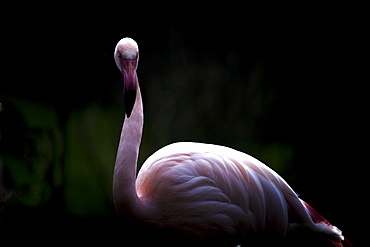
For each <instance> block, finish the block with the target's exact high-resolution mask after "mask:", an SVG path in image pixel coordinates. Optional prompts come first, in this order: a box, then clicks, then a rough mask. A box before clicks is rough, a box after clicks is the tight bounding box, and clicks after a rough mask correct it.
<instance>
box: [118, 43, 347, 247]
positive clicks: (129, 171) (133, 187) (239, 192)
mask: <svg viewBox="0 0 370 247" xmlns="http://www.w3.org/2000/svg"><path fill="white" fill-rule="evenodd" d="M127 51H128V52H127ZM135 52H136V53H137V54H135ZM138 52H139V51H138V48H137V44H136V42H135V41H133V40H132V39H129V38H125V39H122V40H121V41H120V42H119V43H118V44H117V47H116V50H115V61H116V63H117V66H118V67H119V68H120V70H121V72H122V74H123V78H124V90H125V95H126V94H128V95H129V96H130V99H129V102H128V103H129V107H128V109H127V114H126V116H125V120H124V124H123V127H122V132H121V138H120V143H119V147H118V151H117V158H116V165H115V170H114V175H113V194H114V200H115V206H116V210H117V212H118V214H119V215H129V216H132V217H134V218H136V219H137V220H139V221H141V222H144V224H148V225H151V226H155V227H157V228H159V229H161V228H163V229H164V228H166V229H171V230H173V231H174V232H178V233H181V234H183V235H185V236H187V237H189V238H190V239H193V240H194V241H207V240H211V241H218V240H224V239H226V242H228V241H229V242H230V243H232V244H241V243H248V242H249V239H253V238H254V237H255V236H260V237H261V236H262V237H264V238H271V239H284V238H285V237H286V236H287V235H288V234H289V233H290V232H295V231H300V230H301V229H304V231H307V232H311V233H314V234H316V233H317V234H319V235H320V236H323V237H324V238H326V239H329V240H330V241H332V243H333V244H334V245H335V246H337V247H341V246H342V244H341V241H342V240H343V239H344V237H343V236H342V233H341V231H340V230H339V229H338V228H336V227H335V226H332V225H331V224H330V223H329V222H328V221H326V220H325V219H324V218H323V217H322V216H321V215H319V214H318V213H317V212H316V211H315V210H313V208H311V207H310V206H309V205H308V204H307V203H305V202H304V201H302V200H301V199H300V198H299V197H298V196H297V194H296V193H295V192H294V191H293V190H292V188H291V187H290V186H289V185H288V184H287V183H286V182H285V180H284V179H283V178H281V177H280V176H279V175H278V174H277V173H276V172H275V171H273V170H272V169H271V168H269V167H268V166H266V165H265V164H263V163H262V162H260V161H259V160H257V159H255V158H253V157H252V156H250V155H247V154H245V153H242V152H240V151H236V150H234V149H231V148H227V147H223V146H218V145H212V144H202V143H194V142H180V143H174V144H170V145H168V146H165V147H163V148H162V149H160V150H158V151H157V152H155V153H154V154H153V155H151V156H150V157H149V158H148V159H147V160H146V161H145V162H144V164H143V165H142V167H141V169H140V171H139V173H138V176H137V178H136V169H137V157H138V154H139V148H140V143H141V136H142V127H143V122H144V120H143V117H144V116H143V106H142V100H141V92H140V87H139V84H138V80H137V76H136V68H137V60H138ZM135 58H136V59H135ZM125 103H126V102H125Z"/></svg>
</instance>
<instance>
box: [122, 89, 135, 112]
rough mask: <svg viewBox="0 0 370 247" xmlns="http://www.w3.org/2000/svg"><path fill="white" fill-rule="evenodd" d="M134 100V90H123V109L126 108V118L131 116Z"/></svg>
mask: <svg viewBox="0 0 370 247" xmlns="http://www.w3.org/2000/svg"><path fill="white" fill-rule="evenodd" d="M135 100H136V90H133V91H126V92H125V95H124V101H125V110H126V114H127V118H129V117H130V116H131V113H132V110H133V108H134V104H135Z"/></svg>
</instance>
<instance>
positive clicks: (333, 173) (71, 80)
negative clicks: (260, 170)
mask: <svg viewBox="0 0 370 247" xmlns="http://www.w3.org/2000/svg"><path fill="white" fill-rule="evenodd" d="M191 6H192V5H191ZM191 6H189V5H186V7H187V8H184V9H183V6H182V5H181V4H180V5H179V6H169V7H168V8H169V9H168V11H161V12H157V11H156V9H155V8H153V10H152V11H149V12H148V13H144V11H143V10H140V9H139V8H138V7H135V8H134V7H133V8H131V7H127V6H125V5H122V6H118V5H117V6H97V7H98V9H99V10H98V11H92V10H91V9H79V10H74V9H73V8H72V7H71V8H67V9H68V11H64V12H62V14H60V13H59V14H55V12H53V9H52V8H51V9H48V11H45V13H44V12H43V13H40V14H39V13H37V14H33V15H32V14H29V13H28V14H27V15H26V14H23V12H20V13H17V14H15V15H14V16H13V18H14V20H15V19H18V17H19V18H21V19H20V20H21V21H20V23H19V24H17V25H12V26H10V25H9V26H7V25H4V29H3V33H4V35H3V37H2V41H3V43H4V45H3V46H2V49H3V54H6V55H7V56H3V59H4V60H6V61H3V63H2V64H4V63H5V64H6V67H5V69H4V71H3V76H2V79H1V83H0V102H1V103H2V104H1V109H2V111H1V122H0V123H1V146H0V147H1V154H0V155H1V161H2V168H3V170H4V171H3V172H2V173H3V174H5V175H3V177H6V179H4V178H3V179H2V181H1V184H2V185H1V186H2V187H3V188H4V189H3V190H5V191H7V192H8V194H11V192H12V191H13V190H12V189H15V192H16V194H14V195H13V196H12V197H11V198H10V200H8V201H7V202H6V203H3V206H2V210H1V224H2V226H1V227H2V235H1V237H2V238H3V240H2V241H3V242H4V243H5V244H8V245H9V246H17V245H20V244H24V243H32V244H33V243H34V244H41V245H48V244H49V242H48V241H49V240H48V239H49V238H50V237H51V238H52V239H53V241H54V244H57V245H58V243H60V244H61V245H64V244H68V243H72V242H73V243H76V242H77V243H95V242H96V241H102V243H105V242H104V241H106V242H107V243H110V241H112V243H113V242H114V241H116V240H117V239H121V238H123V239H125V238H127V237H129V236H128V234H127V233H126V232H125V231H124V229H122V225H121V223H122V222H119V220H117V218H116V213H115V210H114V206H113V201H112V194H111V188H112V173H113V166H114V160H115V154H116V149H117V145H118V140H119V134H120V130H121V126H122V121H123V116H124V105H123V98H122V92H123V89H122V76H121V74H120V73H119V70H118V69H117V67H116V65H115V63H114V59H113V52H114V48H115V45H116V43H117V42H118V41H119V40H120V39H121V38H123V37H126V36H128V37H131V38H133V39H135V40H136V42H137V43H138V45H139V49H140V61H139V67H138V77H139V82H140V87H141V90H142V94H143V101H144V112H145V126H144V135H143V142H142V147H141V153H140V162H139V165H140V164H142V162H143V161H144V160H145V159H146V158H147V157H148V156H149V155H150V154H151V153H153V152H154V151H156V150H157V149H159V148H160V147H162V146H164V145H166V144H169V143H172V142H176V141H199V142H207V143H215V144H220V145H224V146H229V147H232V148H235V149H238V150H240V151H243V152H246V153H248V154H251V155H252V156H254V157H256V158H257V159H260V160H261V161H263V162H264V163H266V164H267V165H269V166H270V167H272V168H273V169H274V170H276V171H277V172H278V173H279V174H280V175H281V176H282V177H283V178H284V179H285V180H286V181H287V182H288V183H289V184H290V185H291V187H292V188H293V189H294V190H295V191H296V192H297V193H298V194H299V195H300V197H301V198H302V199H304V200H305V201H306V202H307V203H309V204H310V205H311V206H313V207H314V208H315V209H316V210H317V211H318V212H320V213H321V214H322V215H323V216H324V217H325V218H327V220H328V221H330V222H331V223H332V224H333V225H336V226H337V227H338V228H340V229H341V230H342V231H343V233H344V235H345V236H346V237H347V238H348V239H350V240H351V242H353V243H354V244H355V246H360V245H361V241H363V240H362V239H364V238H365V237H364V236H365V231H364V227H363V224H365V225H366V221H367V220H366V219H367V218H368V217H367V215H366V209H367V206H366V204H365V200H366V197H367V194H368V190H367V189H366V188H368V185H367V183H366V179H365V176H364V174H366V172H367V166H368V159H366V158H365V154H366V151H367V150H368V138H367V136H366V134H367V129H368V128H367V127H368V126H367V125H366V124H365V122H364V121H365V118H366V117H367V116H366V115H368V114H367V113H368V99H367V96H368V93H367V90H368V89H367V85H366V84H367V82H368V80H366V79H365V76H364V75H365V69H366V71H367V70H368V67H367V66H365V63H364V59H365V60H368V59H367V56H366V55H365V43H366V42H365V40H364V38H365V37H364V36H365V35H364V33H365V29H363V23H364V21H365V18H364V16H363V15H362V14H361V11H360V8H359V9H356V8H355V9H350V8H347V7H346V6H330V7H327V8H324V7H323V6H290V7H291V8H292V9H290V10H288V9H286V7H287V6H279V9H276V8H275V6H269V7H270V8H269V9H266V8H257V9H255V8H254V7H252V6H243V7H242V6H233V7H225V8H224V7H223V6H220V7H219V9H218V10H217V11H216V10H213V9H210V8H208V7H206V8H204V9H200V8H199V7H194V8H193V7H191ZM100 7H101V8H100ZM156 7H158V6H156ZM189 7H190V8H189ZM150 8H151V7H149V9H150ZM178 12H181V13H182V14H181V15H178ZM32 13H34V12H32ZM81 13H83V15H81ZM365 189H366V190H365ZM365 228H366V227H365ZM72 239H73V240H72Z"/></svg>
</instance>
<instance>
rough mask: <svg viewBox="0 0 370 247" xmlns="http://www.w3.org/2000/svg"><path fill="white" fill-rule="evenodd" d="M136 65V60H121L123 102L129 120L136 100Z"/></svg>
mask: <svg viewBox="0 0 370 247" xmlns="http://www.w3.org/2000/svg"><path fill="white" fill-rule="evenodd" d="M136 64H137V59H123V58H122V59H121V66H122V70H121V71H122V75H123V86H124V89H123V90H124V92H123V94H124V101H125V108H126V114H127V117H128V118H129V117H130V116H131V112H132V109H133V108H134V104H135V100H136V89H137V75H136Z"/></svg>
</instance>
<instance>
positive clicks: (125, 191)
mask: <svg viewBox="0 0 370 247" xmlns="http://www.w3.org/2000/svg"><path fill="white" fill-rule="evenodd" d="M143 123H144V114H143V103H142V99H141V92H140V88H139V86H138V87H137V91H136V99H135V104H134V107H133V109H132V112H131V116H130V117H129V118H127V115H126V114H125V121H124V123H123V127H122V132H121V138H120V141H119V146H118V150H117V157H116V164H115V167H114V174H113V199H114V203H115V207H116V210H117V213H118V214H119V215H129V216H134V217H139V218H140V217H142V214H143V213H144V212H145V210H144V208H143V207H144V206H143V203H142V202H141V200H140V199H139V197H138V196H137V193H136V186H135V180H136V169H137V160H138V155H139V149H140V143H141V136H142V130H143Z"/></svg>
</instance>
